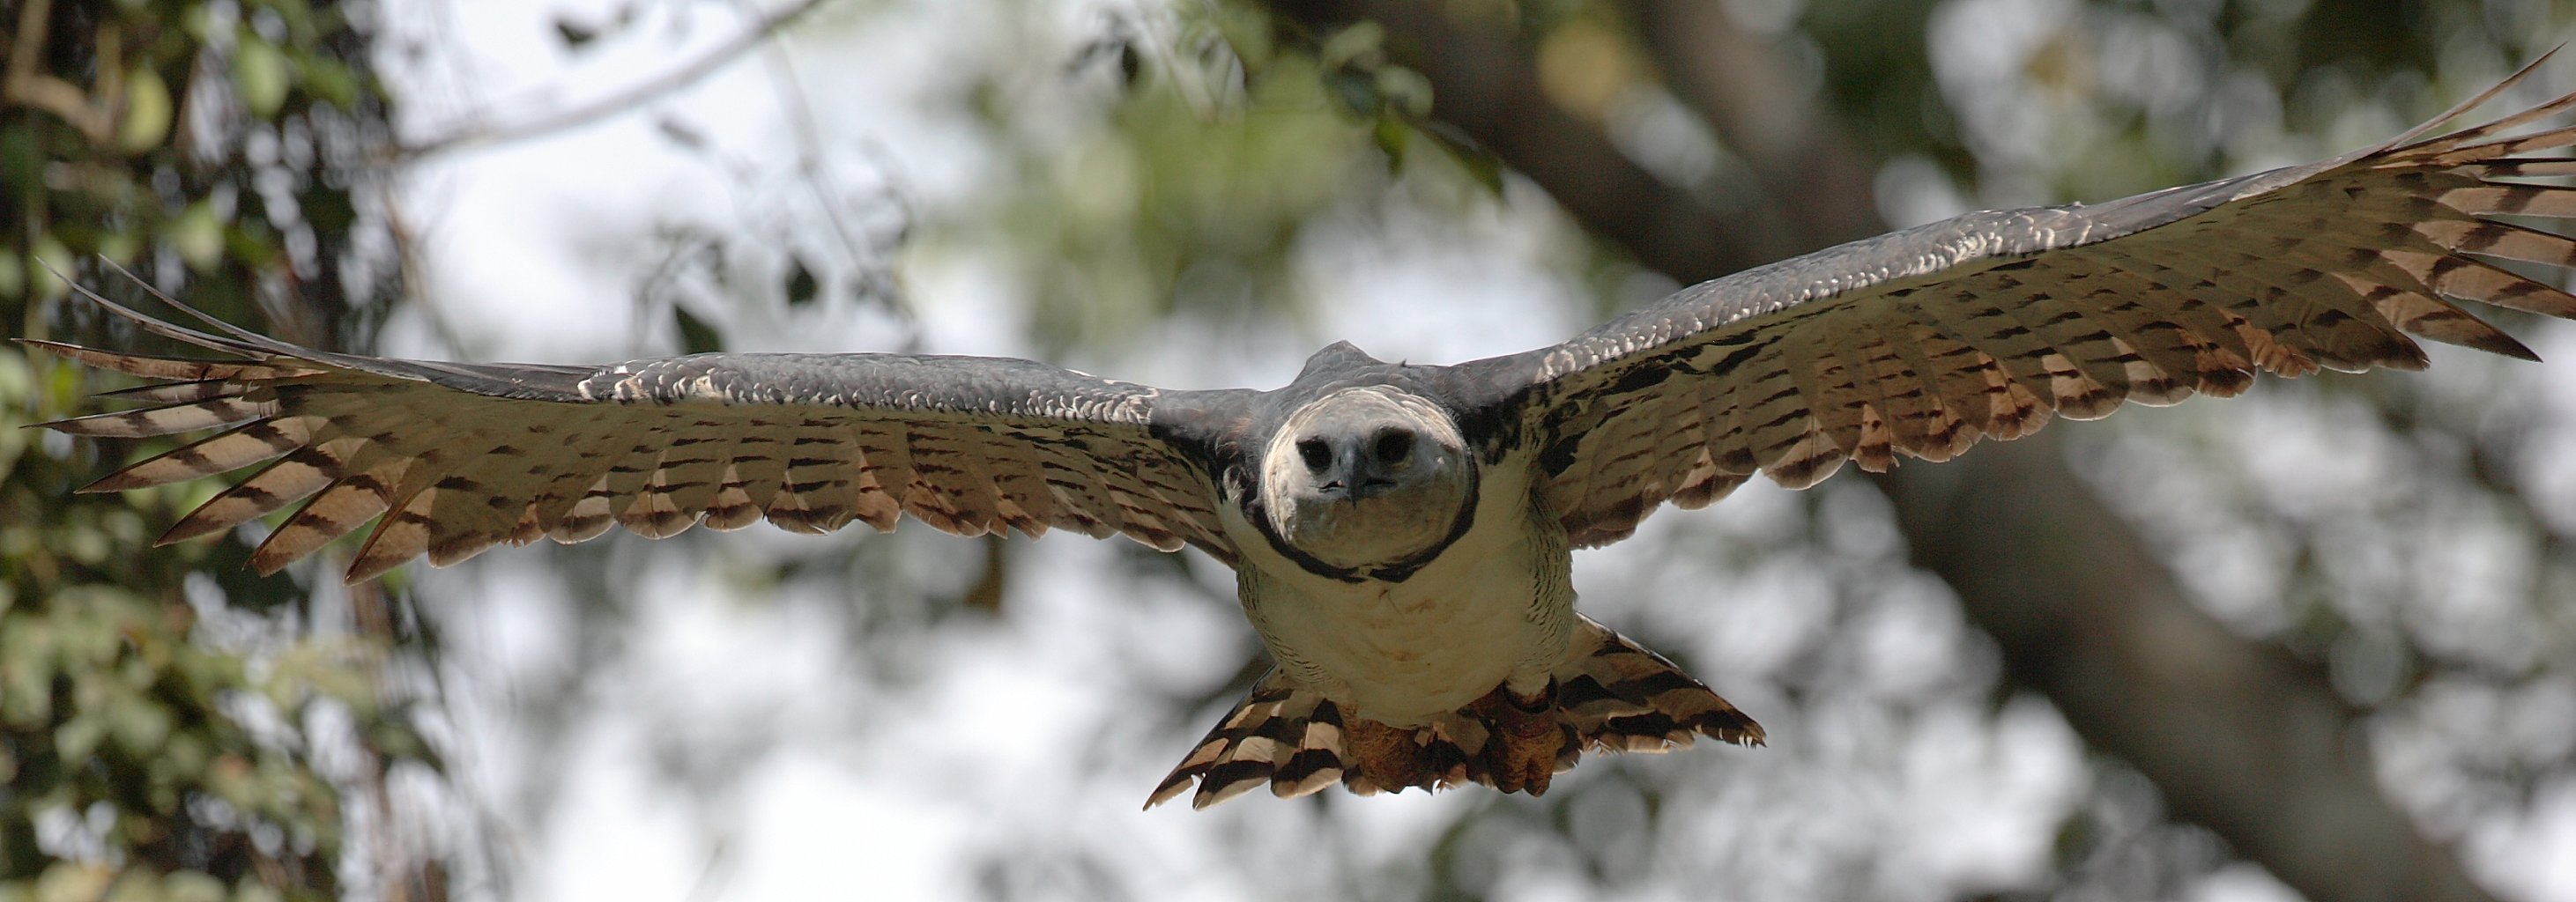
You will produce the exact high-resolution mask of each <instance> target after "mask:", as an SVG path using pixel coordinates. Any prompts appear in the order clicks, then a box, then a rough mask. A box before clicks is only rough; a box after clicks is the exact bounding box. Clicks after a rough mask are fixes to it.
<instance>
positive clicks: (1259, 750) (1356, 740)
mask: <svg viewBox="0 0 2576 902" xmlns="http://www.w3.org/2000/svg"><path fill="white" fill-rule="evenodd" d="M1580 621H1581V626H1580V629H1579V631H1578V632H1577V634H1576V636H1575V641H1576V642H1577V643H1578V644H1579V646H1580V647H1585V648H1588V649H1589V652H1588V653H1586V654H1582V655H1578V656H1575V657H1574V658H1572V659H1571V661H1570V663H1568V664H1567V665H1566V666H1565V667H1564V668H1562V669H1560V670H1559V671H1558V672H1557V673H1556V674H1555V675H1554V676H1555V690H1554V693H1555V695H1554V698H1553V699H1552V700H1551V707H1552V713H1551V715H1550V716H1548V717H1546V718H1542V719H1536V720H1533V721H1530V722H1529V725H1531V726H1535V727H1536V728H1538V729H1540V730H1543V731H1553V732H1557V733H1560V734H1561V736H1558V737H1550V738H1549V741H1546V742H1542V743H1541V747H1542V749H1543V750H1547V749H1552V750H1553V751H1552V755H1553V760H1552V761H1550V760H1547V759H1546V758H1542V759H1540V760H1539V762H1538V763H1539V764H1540V765H1541V766H1542V767H1541V769H1540V773H1539V774H1538V776H1537V778H1536V779H1534V780H1530V779H1526V778H1524V777H1522V776H1521V775H1519V774H1517V773H1516V772H1515V768H1514V767H1513V766H1512V761H1511V756H1512V752H1511V747H1512V745H1513V744H1512V743H1510V742H1508V741H1506V739H1505V737H1504V736H1503V735H1502V732H1503V731H1504V730H1506V729H1508V727H1507V726H1504V725H1502V724H1500V723H1497V722H1496V721H1495V720H1494V719H1492V718H1489V717H1486V716H1484V715H1481V714H1479V713H1478V711H1477V710H1476V708H1474V707H1470V708H1467V709H1461V710H1459V711H1455V712H1451V713H1449V714H1445V715H1442V716H1440V717H1439V718H1437V719H1435V720H1433V721H1432V722H1431V723H1430V724H1429V725H1427V726H1420V727H1390V726H1387V725H1385V724H1381V723H1378V722H1376V721H1372V720H1367V719H1365V718H1357V717H1350V716H1348V715H1345V714H1343V713H1342V711H1341V709H1340V708H1339V707H1337V706H1335V705H1334V704H1333V703H1332V702H1331V701H1330V700H1327V699H1325V698H1324V697H1323V696H1321V695H1318V694H1316V693H1314V692H1311V691H1306V690H1301V689H1298V688H1296V687H1295V686H1294V685H1292V684H1291V683H1289V681H1288V679H1287V677H1285V676H1283V675H1281V674H1280V673H1279V672H1278V671H1276V670H1274V671H1271V672H1270V674H1269V675H1268V676H1265V677H1263V678H1262V680H1261V682H1260V683H1258V684H1256V685H1254V686H1253V688H1252V692H1251V693H1250V694H1249V695H1246V696H1245V697H1244V700H1243V702H1242V703H1241V704H1239V705H1236V706H1235V708H1234V710H1233V711H1232V712H1231V713H1228V714H1227V715H1226V717H1225V719H1224V720H1222V721H1219V722H1218V723H1217V725H1216V728H1215V729H1213V730H1209V731H1208V734H1207V737H1206V738H1204V739H1201V740H1199V743H1198V745H1196V746H1194V747H1192V748H1191V749H1190V754H1189V756H1188V757H1186V758H1183V759H1181V763H1180V765H1179V766H1178V767H1174V768H1172V772H1171V774H1170V775H1169V776H1166V777H1164V778H1163V782H1162V784H1161V785H1158V786H1156V787H1155V788H1154V793H1153V795H1152V796H1151V797H1149V798H1147V799H1146V800H1145V807H1147V808H1152V807H1154V806H1156V805H1160V804H1162V803H1164V802H1167V801H1170V800H1172V799H1175V798H1178V797H1180V795H1181V793H1182V792H1183V791H1186V790H1188V789H1189V788H1190V786H1191V784H1192V782H1193V781H1195V782H1196V783H1197V786H1198V790H1197V792H1195V793H1193V794H1192V795H1191V798H1190V805H1191V807H1193V808H1206V807H1208V806H1210V805H1214V804H1216V803H1218V802H1222V801H1225V800H1227V799H1231V798H1234V797H1235V796H1238V795H1242V794H1244V793H1246V792H1250V791H1252V790H1254V789H1257V788H1260V787H1265V786H1266V787H1269V788H1270V792H1271V794H1272V795H1276V796H1278V797H1280V798H1283V799H1284V798H1290V797H1294V796H1302V795H1306V794H1308V793H1311V792H1315V791H1317V790H1320V789H1323V788H1324V787H1327V786H1331V785H1333V784H1334V783H1337V782H1338V783H1340V784H1342V785H1343V786H1344V787H1346V788H1348V789H1349V790H1350V791H1351V792H1354V793H1357V794H1360V795H1375V794H1377V793H1380V792H1402V791H1404V790H1406V789H1412V788H1420V789H1423V790H1426V791H1428V790H1435V789H1443V788H1447V787H1451V786H1458V785H1463V784H1468V783H1482V784H1485V785H1487V786H1492V787H1494V788H1496V789H1500V790H1503V791H1505V792H1513V791H1526V792H1528V793H1530V794H1531V795H1538V794H1540V793H1543V792H1546V791H1547V782H1548V781H1547V779H1546V776H1547V774H1549V773H1563V772H1565V771H1566V770H1568V769H1570V768H1572V767H1574V765H1575V764H1576V762H1578V761H1580V760H1582V757H1583V753H1584V752H1587V751H1597V752H1603V753H1611V752H1631V753H1635V752H1646V753H1653V752H1664V751H1669V750H1672V749H1676V748H1683V747H1686V746H1689V745H1690V744H1691V743H1692V741H1693V740H1695V739H1697V738H1698V737H1702V736H1706V737H1709V738H1711V739H1716V740H1719V741H1722V742H1732V743H1737V744H1740V745H1760V744H1761V743H1762V727H1761V726H1760V725H1758V724H1755V723H1754V722H1753V719H1752V718H1749V717H1746V716H1744V714H1743V712H1740V711H1737V710H1736V709H1735V706H1734V705H1731V704H1728V703H1727V702H1726V700H1725V699H1723V698H1719V697H1718V695H1717V693H1715V692H1711V691H1709V688H1708V687H1707V686H1706V685H1703V684H1702V683H1700V682H1699V681H1698V680H1694V679H1691V678H1690V676H1689V675H1688V674H1685V673H1682V672H1681V669H1680V668H1678V667H1674V666H1673V662H1671V661H1668V660H1665V659H1664V657H1663V656H1662V655H1658V654H1655V653H1654V652H1651V651H1647V650H1646V649H1645V648H1643V647H1641V646H1639V645H1637V644H1636V643H1635V642H1631V641H1629V640H1628V638H1627V637H1625V636H1621V635H1619V634H1618V633H1616V632H1613V631H1611V630H1610V629H1609V628H1608V627H1604V626H1602V625H1601V624H1599V623H1597V622H1594V621H1593V620H1592V619H1591V618H1589V617H1581V618H1580ZM1499 692H1500V690H1497V693H1499ZM1498 697H1499V696H1497V698H1498Z"/></svg>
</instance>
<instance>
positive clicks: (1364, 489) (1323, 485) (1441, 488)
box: [1261, 386, 1476, 569]
mask: <svg viewBox="0 0 2576 902" xmlns="http://www.w3.org/2000/svg"><path fill="white" fill-rule="evenodd" d="M1473 466H1474V461H1473V459H1472V458H1471V457H1470V456H1469V455H1468V453H1467V448H1466V441H1465V440H1464V439H1463V438H1461V437H1460V436H1459V433H1458V426H1457V424H1456V423H1454V422H1451V421H1450V419H1449V414H1448V413H1447V412H1445V411H1443V410H1442V409H1441V408H1440V406H1439V405H1437V404H1434V403H1432V402H1431V401H1429V400H1427V399H1424V398H1422V397H1420V396H1418V395H1413V394H1409V393H1406V392H1403V391H1399V390H1397V389H1394V388H1390V387H1386V386H1365V387H1360V388H1347V389H1343V390H1341V391H1337V392H1334V393H1332V394H1329V395H1326V396H1324V397H1322V398H1320V399H1317V400H1315V401H1314V402H1312V403H1309V404H1307V405H1306V406H1304V407H1300V408H1298V409H1297V411H1296V412H1295V413H1293V414H1290V415H1289V417H1288V421H1287V422H1286V424H1284V425H1283V426H1282V428H1280V430H1279V431H1278V433H1277V434H1276V435H1275V436H1273V437H1272V438H1271V440H1270V447H1269V448H1268V449H1267V450H1266V452H1265V453H1264V454H1263V457H1262V464H1261V499H1262V506H1263V508H1264V513H1265V515H1266V516H1267V517H1268V518H1269V525H1270V528H1271V529H1272V530H1273V531H1275V532H1277V533H1278V535H1279V537H1280V538H1281V539H1283V540H1285V541H1286V542H1287V543H1288V544H1289V545H1290V546H1291V547H1294V548H1296V549H1297V550H1299V551H1303V552H1305V553H1306V554H1309V555H1312V556H1314V558H1315V559H1316V560H1319V561H1322V562H1324V563H1326V564H1330V565H1332V566H1335V567H1345V568H1354V569H1356V568H1361V567H1366V566H1370V565H1373V564H1384V563H1390V562H1395V561H1401V560H1406V559H1408V558H1412V557H1414V556H1416V555H1419V554H1422V553H1423V552H1426V551H1430V550H1432V549H1434V548H1436V547H1437V546H1438V545H1439V544H1440V543H1442V542H1444V541H1447V540H1448V539H1449V537H1450V533H1451V531H1452V528H1453V527H1454V526H1455V525H1456V524H1457V522H1458V516H1459V512H1460V510H1461V509H1462V508H1463V507H1464V506H1465V505H1466V504H1468V503H1469V501H1470V496H1471V495H1472V493H1473V492H1474V491H1475V483H1476V479H1475V474H1474V473H1473V472H1471V468H1472V467H1473Z"/></svg>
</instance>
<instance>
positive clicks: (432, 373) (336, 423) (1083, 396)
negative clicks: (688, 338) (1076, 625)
mask: <svg viewBox="0 0 2576 902" xmlns="http://www.w3.org/2000/svg"><path fill="white" fill-rule="evenodd" d="M91 297H92V298H93V299H95V300H97V302H98V303H100V304H101V305H102V306H105V307H107V308H109V309H110V310H113V311H115V312H117V313H119V314H121V315H124V316H127V317H129V318H131V319H133V320H135V321H136V322H137V323H138V324H141V325H142V326H143V328H144V329H145V330H146V331H149V332H152V333H154V334H158V335H162V336H165V337H169V338H172V339H175V340H178V341H181V342H185V343H188V344H193V345H197V346H200V347H204V348H209V349H213V350H216V351H219V352H222V353H226V354H231V355H234V356H236V357H239V358H241V359H239V360H230V361H226V360H187V359H180V358H169V357H152V356H147V355H140V354H126V353H120V352H115V351H106V350H97V349H91V348H83V347H77V346H73V345H66V344H61V343H57V342H44V341H30V342H27V344H29V345H30V346H33V347H36V348H39V349H43V350H46V351H50V352H53V353H55V354H58V355H61V356H63V357H66V358H69V359H71V360H74V361H76V362H80V363H85V364H88V365H91V366H96V367H99V368H102V369H109V370H115V371H119V372H125V373H131V374H135V375H139V376H143V377H146V378H151V379H160V380H167V381H164V382H160V383H156V384H152V385H146V386H142V387H139V388H134V389H127V390H124V391H119V392H112V393H110V396H111V397H117V398H121V399H124V400H129V401H135V402H139V403H140V404H142V405H143V406H141V407H139V408H137V409H134V410H127V411H119V412H112V413H103V414H97V415H92V416H85V417H79V418H75V419H70V420H63V421H59V422H55V423H50V424H46V425H48V426H50V427H52V428H54V429H56V430H59V431H62V432H65V433H70V434H73V435H85V436H94V437H99V438H149V437H157V436H169V435H180V434H185V433H193V432H199V431H203V430H208V429H219V430H221V431H219V432H217V433H216V434H214V435H212V436H210V437H207V438H204V439H201V440H198V441H196V442H193V443H190V444H185V445H182V446H180V447H178V448H176V449H173V450H170V451H167V452H164V453H161V454H159V455H156V456H153V457H150V458H148V459H145V460H143V461H140V462H138V463H135V464H132V465H130V466H127V467H124V468H122V469H120V470H118V471H116V472H114V473H112V474H110V475H108V476H107V477H105V478H103V479H101V480H99V481H98V482H96V483H94V484H92V485H90V486H88V487H87V488H86V490H88V491H114V490H123V489H133V488H143V487H148V486H154V485H164V484H168V483H174V482H182V481H186V480H191V479H197V478H203V477H208V476H214V475H217V474H221V473H226V472H230V471H233V470H238V469H242V468H246V467H252V466H255V465H261V464H265V466H262V467H260V469H258V470H256V471H255V472H253V473H251V474H250V475H249V476H248V477H247V478H245V479H243V480H242V481H241V482H239V483H237V484H235V485H233V486H231V487H230V488H227V489H225V490H224V491H222V492H220V493H217V494H216V496H215V497H214V498H213V499H212V500H210V501H208V502H206V503H205V504H203V505H201V506H199V507H198V508H196V509H195V510H193V511H191V512H189V513H188V514H187V515H186V516H184V517H182V518H181V519H180V520H179V522H178V523H176V524H174V525H173V526H172V527H171V529H170V531H169V533H168V534H167V535H165V536H164V537H163V541H165V542H169V541H180V540H184V539H188V538H194V537H198V536H203V535H208V534H213V533H219V532H223V531H225V530H228V529H230V528H232V527H235V526H239V525H241V524H243V523H247V522H249V521H251V520H253V519H257V518H259V517H263V516H267V515H270V514H273V513H276V512H278V511H280V510H284V509H286V508H287V507H288V506H290V505H293V504H295V503H296V502H298V501H305V499H308V498H309V499H311V500H310V501H306V502H305V503H304V505H303V506H302V507H301V508H298V509H297V510H295V512H294V513H292V514H288V515H286V516H285V518H284V519H283V521H282V522H281V523H280V524H279V526H278V528H277V529H276V530H275V531H274V532H273V533H271V534H270V535H269V536H268V538H267V539H266V540H265V541H263V542H262V543H261V545H260V547H259V548H258V549H257V550H256V551H254V552H253V555H252V563H253V565H254V566H256V567H258V568H259V569H261V570H263V571H274V570H276V569H278V568H280V567H283V566H285V565H286V564H288V563H291V562H293V561H295V560H297V559H300V558H302V557H305V556H307V555H310V554H312V553H314V552H315V551H317V550H319V549H320V548H321V547H322V546H323V545H325V544H327V543H329V542H330V541H332V540H333V539H336V538H339V537H341V536H344V535H348V534H350V533H353V532H356V531H357V530H359V529H360V528H362V527H367V526H368V525H369V524H370V523H371V522H372V524H373V526H372V528H371V529H369V531H368V533H367V536H366V538H365V540H364V542H363V543H362V544H361V546H360V548H359V550H358V552H357V554H356V557H355V559H354V560H353V561H352V563H351V565H350V569H349V574H348V575H349V578H350V579H351V580H359V579H365V578H368V577H371V576H375V575H377V574H380V573H383V572H384V571H386V570H389V569H392V568H394V567H397V566H400V565H401V564H402V563H403V562H405V561H408V560H411V559H412V558H415V557H422V556H426V557H428V558H429V559H430V562H431V563H432V564H435V565H440V566H444V565H447V564H451V563H454V562H456V561H461V560H464V559H466V558H469V557H472V556H473V555H475V554H478V553H480V552H482V551H484V550H485V549H488V548H491V547H492V546H494V545H497V544H500V543H503V542H509V543H514V544H523V543H526V542H530V541H533V540H535V539H536V538H538V537H539V536H546V537H550V538H553V539H554V540H556V541H559V542H578V541H582V540H585V539H588V538H592V537H595V536H597V535H600V534H601V533H604V532H606V531H607V530H608V529H609V528H610V527H612V526H621V525H622V526H624V527H625V528H626V529H627V530H629V531H631V532H634V533H637V534H639V535H643V536H647V537H652V538H660V537H664V536H670V535H674V534H677V533H680V532H683V531H686V530H687V529H689V528H691V527H692V526H695V525H696V524H698V523H700V522H704V523H706V524H708V525H709V526H710V527H714V528H721V529H737V528H741V527H743V526H747V525H749V524H750V523H751V522H752V521H754V520H757V519H762V518H766V519H768V520H769V521H770V522H772V523H775V524H777V525H779V526H781V527H784V528H787V529H791V530H797V531H806V532H820V531H826V530H830V529H835V528H838V527H840V526H842V525H845V524H847V523H850V522H851V521H854V520H855V521H859V522H864V523H867V524H869V525H870V526H873V527H875V528H877V529H879V530H890V529H893V528H894V526H895V525H896V522H897V521H898V520H899V519H900V518H901V517H903V516H904V515H906V514H909V515H911V516H912V517H914V518H916V519H919V520H922V521H923V522H926V523H929V524H930V525H931V526H933V527H935V528H938V529H941V530H945V531H948V532H953V533H958V534H962V535H982V534H986V533H993V532H1000V531H1005V530H1017V531H1019V532H1021V533H1023V534H1026V535H1031V536H1034V535H1038V534H1041V533H1043V532H1045V531H1047V530H1048V529H1050V528H1059V527H1060V528H1067V529H1072V530H1075V531H1077V532H1081V533H1084V534H1087V535H1093V536H1104V535H1110V534H1116V533H1124V534H1126V535H1127V536H1129V537H1131V538H1134V539H1136V540H1138V541H1140V542H1144V543H1146V544H1149V545H1152V546H1154V547H1156V548H1160V549H1163V550H1167V551H1168V550H1176V549H1178V548H1180V547H1181V546H1182V545H1185V544H1192V545H1197V546H1199V547H1201V548H1203V549H1206V550H1208V551H1209V552H1210V553H1212V554H1215V555H1216V556H1218V557H1220V558H1222V559H1225V560H1228V561H1231V560H1232V559H1233V557H1234V549H1233V548H1232V547H1231V545H1230V544H1229V543H1228V541H1227V540H1226V538H1225V536H1224V533H1223V531H1222V528H1221V527H1220V526H1219V524H1218V521H1217V517H1216V514H1215V511H1216V509H1217V504H1218V501H1217V498H1216V496H1215V488H1214V485H1213V483H1212V482H1211V478H1210V474H1209V473H1207V472H1206V470H1207V468H1208V464H1207V463H1206V460H1205V459H1204V457H1201V456H1194V455H1197V454H1198V449H1199V448H1201V447H1204V446H1208V445H1212V444H1214V443H1215V442H1216V441H1218V440H1219V439H1223V438H1228V437H1227V436H1223V435H1219V434H1216V432H1215V431H1213V430H1221V429H1223V428H1229V427H1225V426H1217V425H1208V421H1207V418H1206V417H1205V416H1203V414H1204V413H1205V412H1206V411H1208V410H1210V409H1212V407H1211V404H1210V401H1211V399H1213V401H1214V402H1215V406H1216V407H1222V405H1223V404H1224V403H1226V402H1227V399H1229V398H1231V397H1233V396H1235V395H1238V394H1248V393H1234V392H1203V393H1166V392H1161V391H1159V390H1156V389H1153V388H1149V387H1145V386H1136V385H1128V384H1124V383H1117V382H1111V381H1108V380H1103V379H1097V378H1093V377H1090V376H1086V375H1083V374H1080V373H1075V372H1072V371H1069V370H1061V369H1056V368H1053V367H1048V366H1044V365H1041V364H1036V363H1030V362H1027V361H1013V360H999V359H991V358H965V357H921V356H910V355H874V354H852V355H697V356H693V357H682V358H670V359H662V360H642V361H634V362H630V363H626V364H620V365H617V366H614V367H606V368H596V367H565V366H553V365H525V366H523V365H507V364H457V363H431V362H421V361H404V360H390V359H383V358H373V357H358V356H352V355H344V354H332V353H326V352H320V351H311V350H307V349H302V348H296V347H294V346H292V345H287V344H284V343H282V342H277V341H275V340H273V339H268V338H265V337H262V336H259V335H257V334H255V333H250V332H247V331H242V330H238V329H233V328H231V327H223V326H219V328H221V329H222V330H223V331H224V332H225V333H226V334H223V335H215V334H210V333H205V332H198V331H195V330H191V329H186V328H182V327H179V326H175V325H172V324H170V323H166V322H162V321H160V320H157V319H152V318H150V317H147V316H144V315H142V314H139V313H135V312H133V311H130V310H127V309H125V308H123V307H119V306H117V305H114V304H112V303H109V302H107V301H105V300H104V299H97V298H96V297H95V295H92V296H91ZM182 309H185V308H182ZM190 312H191V313H193V312H194V311H190ZM1174 394H1188V395H1193V396H1197V397H1196V399H1194V402H1193V403H1192V404H1190V405H1187V407H1186V410H1184V411H1183V412H1181V413H1176V414H1172V415H1168V416H1163V417H1160V418H1158V417H1157V408H1158V403H1159V402H1161V401H1162V400H1164V399H1165V398H1166V397H1168V396H1171V395H1174ZM272 461H273V462H272Z"/></svg>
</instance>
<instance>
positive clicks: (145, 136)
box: [116, 66, 174, 153]
mask: <svg viewBox="0 0 2576 902" xmlns="http://www.w3.org/2000/svg"><path fill="white" fill-rule="evenodd" d="M173 109H174V108H173V107H172V106H171V103H170V86H169V85H168V84H167V83H165V82H163V81H162V80H161V73H159V72H155V71H152V68H151V67H149V66H136V67H134V70H133V71H131V72H127V73H126V74H125V121H124V122H121V123H118V124H117V127H116V146H117V147H119V148H121V149H123V150H124V151H125V152H127V153H141V152H143V151H147V150H151V149H153V148H155V147H159V146H161V142H162V140H163V139H166V138H168V137H170V115H171V113H172V112H173Z"/></svg>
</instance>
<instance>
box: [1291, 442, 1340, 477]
mask: <svg viewBox="0 0 2576 902" xmlns="http://www.w3.org/2000/svg"><path fill="white" fill-rule="evenodd" d="M1297 459H1299V460H1303V461H1305V462H1306V469H1309V470H1317V471H1321V470H1322V469H1324V467H1325V466H1326V465H1328V464H1331V463H1332V462H1333V449H1331V448H1328V447H1325V446H1324V440H1323V439H1319V438H1310V439H1301V440H1299V441H1298V442H1297Z"/></svg>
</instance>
